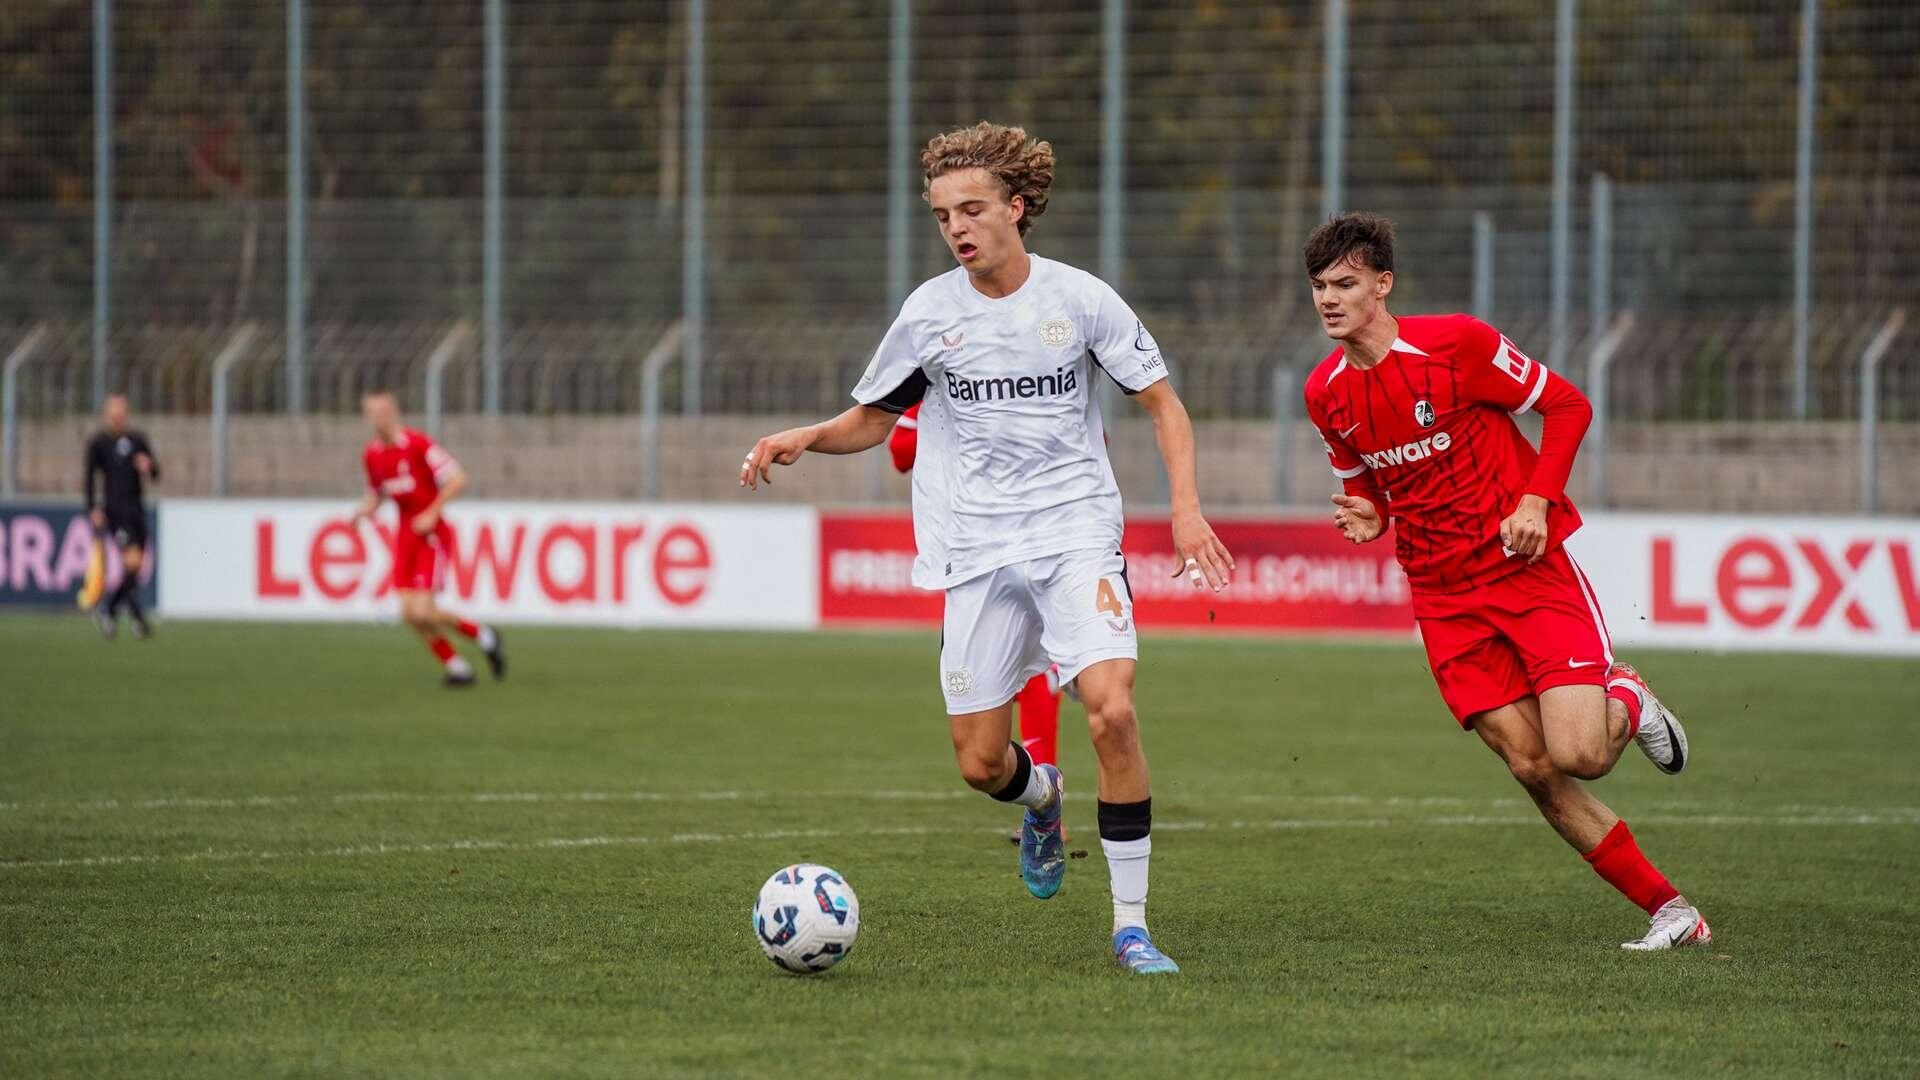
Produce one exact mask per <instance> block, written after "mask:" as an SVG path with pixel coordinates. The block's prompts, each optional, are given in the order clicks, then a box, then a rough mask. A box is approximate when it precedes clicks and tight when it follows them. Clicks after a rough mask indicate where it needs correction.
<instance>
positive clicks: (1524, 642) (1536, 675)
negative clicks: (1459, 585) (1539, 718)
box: [1413, 548, 1613, 728]
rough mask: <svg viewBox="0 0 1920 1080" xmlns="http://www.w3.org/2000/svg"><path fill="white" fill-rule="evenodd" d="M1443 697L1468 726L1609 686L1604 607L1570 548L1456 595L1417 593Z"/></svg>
mask: <svg viewBox="0 0 1920 1080" xmlns="http://www.w3.org/2000/svg"><path fill="white" fill-rule="evenodd" d="M1413 614H1414V616H1415V618H1417V619H1418V620H1419V623H1420V637H1421V640H1423V641H1425V642H1426V645H1427V663H1428V665H1429V666H1430V667H1432V668H1433V678H1434V681H1435V682H1437V683H1439V684H1440V696H1441V698H1443V699H1445V701H1446V703H1447V708H1449V709H1451V710H1453V717H1454V719H1456V720H1458V721H1460V726H1461V727H1463V728H1471V727H1472V726H1473V718H1474V717H1475V716H1477V715H1479V714H1480V713H1483V712H1488V711H1490V710H1492V709H1497V708H1499V707H1500V706H1502V705H1508V704H1511V703H1513V702H1515V701H1519V700H1520V699H1521V698H1528V697H1536V696H1538V695H1539V694H1540V692H1541V691H1543V690H1549V689H1552V688H1553V687H1556V686H1605V685H1606V684H1607V669H1608V668H1610V667H1612V666H1613V641H1612V639H1610V638H1609V637H1608V636H1607V624H1606V620H1605V619H1604V618H1602V617H1601V615H1600V602H1599V601H1598V600H1596V599H1595V598H1594V595H1593V586H1591V585H1589V584H1587V575H1586V574H1584V573H1582V572H1581V570H1580V567H1579V566H1577V565H1575V564H1574V561H1573V558H1572V556H1570V555H1568V554H1567V552H1566V549H1564V548H1555V549H1553V551H1551V552H1549V553H1548V554H1547V556H1546V557H1545V558H1543V559H1541V560H1540V561H1539V562H1537V563H1534V564H1532V565H1531V566H1528V567H1527V568H1525V569H1524V570H1517V571H1515V572H1514V573H1511V574H1508V575H1507V576H1506V577H1503V578H1500V579H1499V580H1497V581H1491V582H1488V583H1487V584H1485V585H1479V586H1476V587H1474V588H1471V589H1468V590H1466V591H1465V592H1458V593H1420V592H1417V591H1416V592H1415V593H1414V594H1413Z"/></svg>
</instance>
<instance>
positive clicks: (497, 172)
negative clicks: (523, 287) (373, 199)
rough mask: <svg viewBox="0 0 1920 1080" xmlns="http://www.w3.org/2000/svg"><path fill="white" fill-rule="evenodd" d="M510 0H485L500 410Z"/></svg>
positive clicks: (485, 225)
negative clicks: (506, 8)
mask: <svg viewBox="0 0 1920 1080" xmlns="http://www.w3.org/2000/svg"><path fill="white" fill-rule="evenodd" d="M506 2H507V0H487V145H486V157H487V162H486V169H487V179H486V206H485V208H484V211H483V215H484V219H485V220H484V221H483V222H482V226H481V228H482V233H483V239H482V244H483V246H484V247H485V249H486V250H485V252H484V254H483V255H482V263H483V267H482V283H481V309H482V313H481V319H482V322H483V324H484V326H485V340H484V342H483V346H482V347H483V348H484V349H485V350H486V351H485V354H484V363H483V365H482V368H483V374H482V376H481V378H482V386H483V389H482V392H481V395H480V396H481V402H482V405H481V407H482V409H483V410H484V411H485V412H486V414H487V415H488V416H498V415H500V345H501V342H500V306H501V292H502V285H501V280H500V279H501V275H502V273H503V270H502V264H503V263H504V261H505V254H504V249H505V247H506V243H507V237H506V206H505V203H506V198H507V185H506V153H507V149H506V147H507V117H506V112H507V70H506V52H507V31H506V19H507V16H506V11H505V10H504V9H505V7H506Z"/></svg>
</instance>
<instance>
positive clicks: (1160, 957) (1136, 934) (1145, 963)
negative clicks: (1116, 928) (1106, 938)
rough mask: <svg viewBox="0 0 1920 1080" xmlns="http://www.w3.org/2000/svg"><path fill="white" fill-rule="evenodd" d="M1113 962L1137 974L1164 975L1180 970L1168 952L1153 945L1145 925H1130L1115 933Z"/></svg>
mask: <svg viewBox="0 0 1920 1080" xmlns="http://www.w3.org/2000/svg"><path fill="white" fill-rule="evenodd" d="M1113 962H1114V963H1116V964H1119V965H1120V966H1121V967H1123V968H1126V969H1127V970H1128V971H1131V972H1133V973H1134V974H1135V975H1162V974H1168V973H1172V972H1177V971H1179V970H1180V965H1179V964H1176V963H1174V962H1173V961H1172V960H1171V959H1169V958H1168V956H1167V954H1166V953H1163V952H1161V951H1160V950H1159V949H1156V948H1154V947H1153V942H1152V940H1150V939H1149V938H1148V937H1147V931H1146V928H1145V927H1140V926H1129V927H1126V928H1124V929H1122V930H1121V931H1120V932H1119V933H1117V934H1115V935H1113Z"/></svg>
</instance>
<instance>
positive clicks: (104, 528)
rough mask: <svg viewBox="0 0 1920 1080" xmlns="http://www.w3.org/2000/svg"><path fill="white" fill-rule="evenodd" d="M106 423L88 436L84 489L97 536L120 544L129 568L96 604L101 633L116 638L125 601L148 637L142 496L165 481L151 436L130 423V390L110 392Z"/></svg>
mask: <svg viewBox="0 0 1920 1080" xmlns="http://www.w3.org/2000/svg"><path fill="white" fill-rule="evenodd" d="M100 423H101V427H100V430H99V431H97V432H95V433H94V435H93V438H91V439H88V440H87V471H86V480H85V482H84V485H83V487H82V491H83V492H84V493H85V497H86V500H87V513H88V516H89V517H91V518H92V519H93V535H94V537H95V539H97V540H99V541H100V542H102V543H104V542H106V541H107V540H109V539H111V540H112V541H113V543H114V545H115V546H117V547H118V548H119V549H120V564H121V565H122V566H123V567H124V568H125V569H126V573H125V574H123V575H122V576H121V578H120V587H119V588H117V589H115V590H114V591H113V595H111V596H109V597H107V598H106V599H104V600H102V601H101V602H100V606H99V607H98V608H97V609H95V611H94V620H95V621H96V622H97V623H99V625H100V633H101V634H102V635H104V636H105V637H106V639H107V640H108V641H112V640H113V635H114V633H115V631H116V630H118V628H119V621H118V620H119V614H120V609H121V607H123V606H124V607H125V608H126V609H127V615H128V618H129V619H130V620H131V622H132V625H133V636H134V637H137V638H143V639H144V638H145V637H146V636H147V635H148V634H151V633H152V632H153V630H152V628H151V627H149V626H148V625H147V614H146V612H144V611H141V610H140V567H141V566H142V565H143V564H144V563H145V562H146V557H147V508H146V505H145V504H144V503H143V501H142V498H141V496H142V495H143V494H144V492H145V488H146V482H147V481H149V480H152V481H155V482H158V481H159V479H160V462H159V461H158V460H156V459H155V458H154V456H153V448H152V447H151V446H149V445H147V437H146V436H145V435H142V434H141V433H140V432H138V431H136V430H134V429H133V428H130V427H128V426H127V395H125V394H109V395H108V396H107V401H106V404H105V405H104V406H102V407H101V410H100ZM96 478H98V481H99V482H98V484H96V483H95V479H96Z"/></svg>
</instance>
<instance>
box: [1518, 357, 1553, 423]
mask: <svg viewBox="0 0 1920 1080" xmlns="http://www.w3.org/2000/svg"><path fill="white" fill-rule="evenodd" d="M1533 366H1534V367H1536V368H1539V369H1540V378H1539V379H1537V380H1535V381H1534V384H1533V392H1532V393H1530V394H1528V395H1527V400H1526V401H1524V402H1521V404H1520V407H1519V408H1517V409H1515V410H1513V415H1515V416H1519V415H1520V414H1521V413H1523V412H1526V411H1527V410H1528V409H1531V408H1533V403H1534V402H1536V401H1539V400H1540V395H1541V394H1542V393H1543V392H1545V391H1546V389H1547V365H1545V364H1542V363H1539V362H1538V361H1536V362H1535V363H1534V365H1533Z"/></svg>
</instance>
